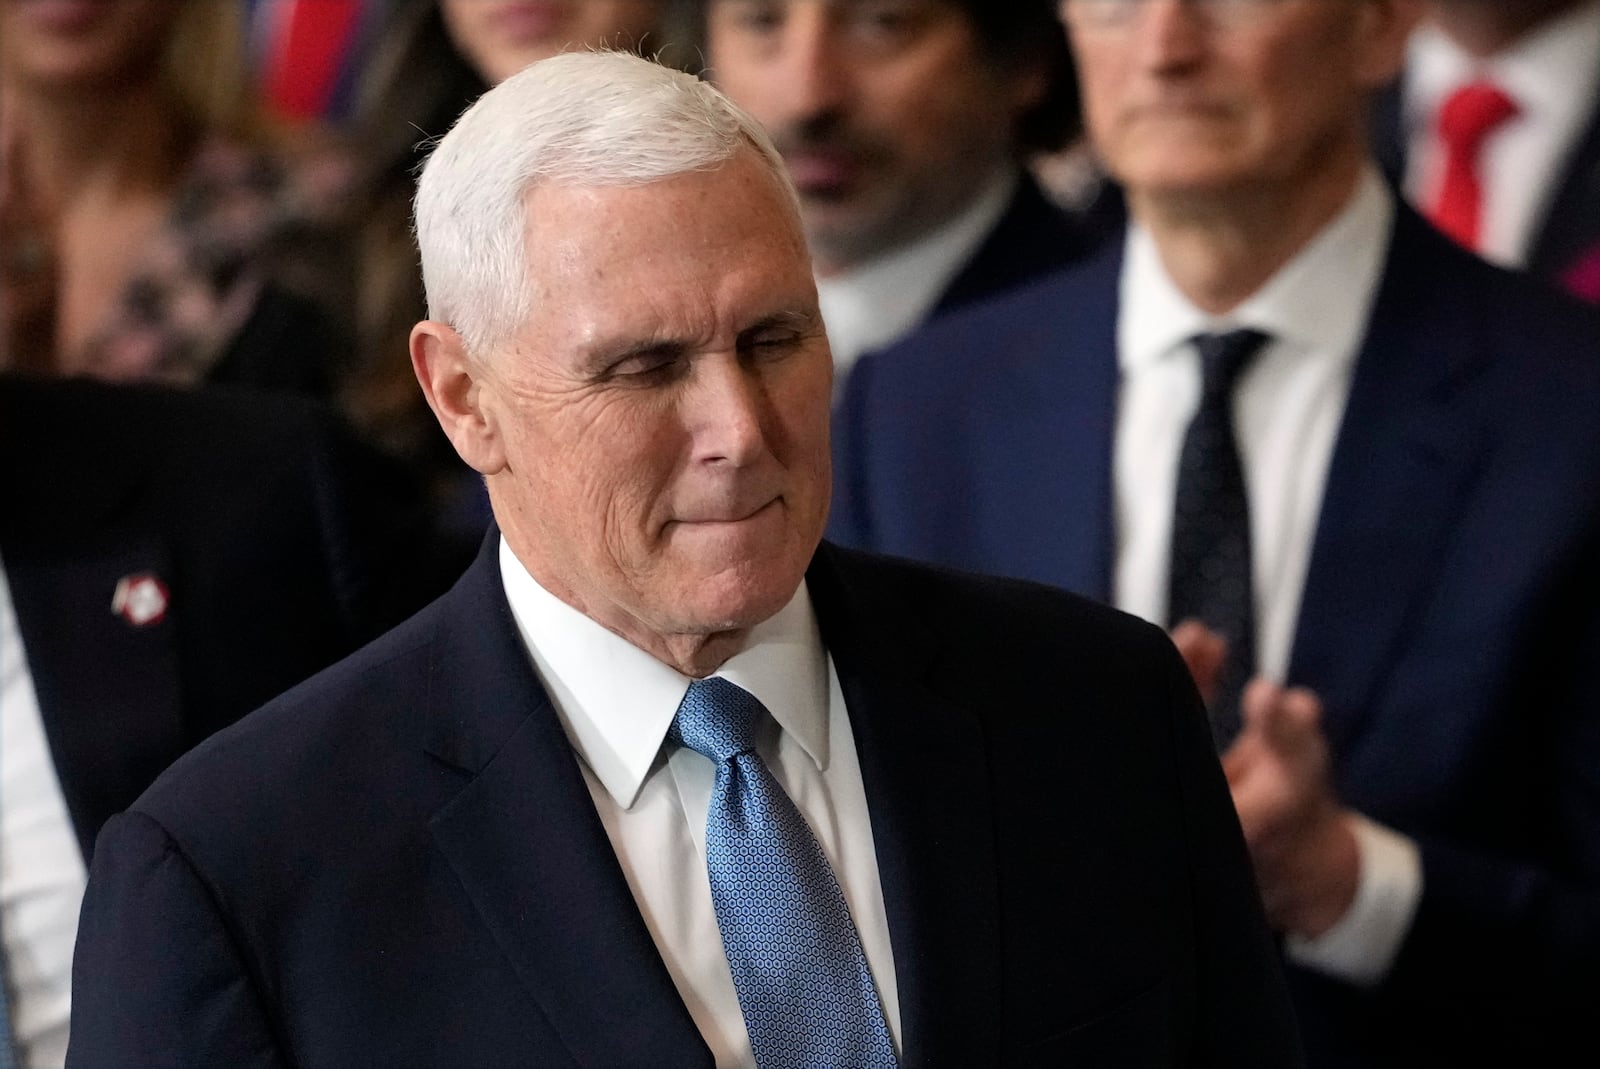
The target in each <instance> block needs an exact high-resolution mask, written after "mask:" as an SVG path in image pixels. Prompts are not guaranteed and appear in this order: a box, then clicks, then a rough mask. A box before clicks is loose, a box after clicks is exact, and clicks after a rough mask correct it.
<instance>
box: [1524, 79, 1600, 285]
mask: <svg viewBox="0 0 1600 1069" xmlns="http://www.w3.org/2000/svg"><path fill="white" fill-rule="evenodd" d="M1592 107H1593V108H1594V112H1593V114H1592V115H1591V116H1590V119H1589V126H1588V128H1587V129H1586V130H1584V132H1583V136H1582V137H1581V138H1580V139H1579V140H1578V143H1577V145H1576V146H1575V147H1574V149H1573V152H1572V155H1571V157H1570V158H1569V160H1568V161H1567V163H1566V170H1565V172H1564V174H1563V177H1562V180H1561V184H1560V185H1559V186H1558V187H1556V190H1555V193H1554V196H1553V197H1552V198H1551V200H1550V206H1549V207H1548V208H1547V209H1546V210H1545V213H1544V222H1543V223H1542V224H1540V228H1539V231H1538V232H1537V233H1536V234H1535V235H1534V239H1533V242H1532V244H1531V245H1530V246H1529V252H1528V270H1529V271H1531V272H1532V273H1534V274H1536V275H1540V276H1548V277H1553V278H1557V279H1560V278H1561V277H1562V276H1563V275H1564V274H1565V273H1566V272H1567V271H1569V270H1570V269H1571V268H1572V267H1573V266H1574V265H1575V264H1576V263H1577V262H1578V261H1579V260H1580V259H1581V258H1582V257H1583V256H1584V255H1585V254H1589V253H1592V252H1594V251H1595V249H1596V248H1597V246H1600V100H1596V101H1595V102H1594V103H1593V104H1592Z"/></svg>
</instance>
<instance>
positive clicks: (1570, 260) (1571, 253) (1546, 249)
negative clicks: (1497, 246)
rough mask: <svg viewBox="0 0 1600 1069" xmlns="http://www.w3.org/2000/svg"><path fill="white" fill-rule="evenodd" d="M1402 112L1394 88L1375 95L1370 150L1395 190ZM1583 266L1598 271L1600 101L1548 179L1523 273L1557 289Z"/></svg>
mask: <svg viewBox="0 0 1600 1069" xmlns="http://www.w3.org/2000/svg"><path fill="white" fill-rule="evenodd" d="M1596 62H1600V57H1597V59H1596ZM1401 108H1402V101H1401V92H1400V86H1399V85H1398V84H1396V85H1393V86H1390V87H1389V88H1388V89H1387V90H1385V91H1384V92H1382V93H1380V94H1379V95H1378V97H1377V98H1376V101H1375V104H1374V109H1373V116H1372V133H1373V147H1374V151H1375V152H1376V153H1377V156H1378V160H1379V162H1380V163H1381V164H1382V166H1383V169H1384V172H1385V173H1386V174H1388V175H1389V177H1390V179H1391V181H1393V182H1394V183H1396V184H1397V185H1398V184H1399V182H1400V181H1401V179H1402V177H1403V176H1404V174H1405V170H1406V147H1407V146H1406V135H1405V130H1404V122H1403V119H1402V113H1401ZM1586 263H1587V264H1589V265H1590V267H1591V270H1592V271H1600V99H1597V100H1595V101H1594V102H1593V104H1592V105H1591V112H1590V116H1589V122H1588V125H1587V126H1585V127H1584V130H1583V133H1582V134H1581V135H1580V136H1579V138H1578V140H1577V143H1576V144H1575V145H1574V146H1573V149H1572V153H1571V155H1570V156H1569V157H1568V158H1567V160H1566V162H1565V164H1564V165H1563V166H1562V167H1561V168H1560V169H1559V170H1557V171H1556V172H1554V173H1552V174H1551V175H1550V187H1549V193H1548V201H1547V202H1546V207H1545V209H1544V214H1543V216H1541V217H1540V219H1539V221H1538V223H1537V225H1536V227H1535V229H1534V235H1533V240H1532V243H1531V245H1530V246H1529V248H1528V263H1527V270H1528V271H1529V272H1530V273H1532V274H1534V275H1536V276H1538V277H1540V278H1543V279H1547V280H1549V281H1551V282H1554V283H1557V284H1560V283H1563V282H1564V281H1565V280H1566V279H1567V276H1568V275H1569V274H1570V273H1571V272H1572V271H1574V270H1575V269H1577V268H1578V267H1579V266H1580V265H1583V264H1586ZM1590 284H1591V285H1593V283H1592V282H1591V283H1590ZM1584 296H1585V297H1589V296H1591V295H1590V294H1585V295H1584Z"/></svg>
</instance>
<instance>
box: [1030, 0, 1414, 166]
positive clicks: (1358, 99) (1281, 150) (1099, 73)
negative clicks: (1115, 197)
mask: <svg viewBox="0 0 1600 1069" xmlns="http://www.w3.org/2000/svg"><path fill="white" fill-rule="evenodd" d="M1399 6H1401V5H1397V3H1396V2H1395V0H1063V2H1062V4H1061V13H1062V18H1063V20H1064V21H1065V22H1066V24H1067V27H1068V31H1069V34H1070V36H1071V38H1072V43H1073V49H1074V52H1075V53H1076V55H1077V61H1078V71H1079V78H1080V80H1081V82H1082V88H1083V100H1084V109H1085V118H1086V120H1087V123H1088V127H1089V132H1090V136H1091V137H1092V138H1093V140H1094V143H1095V146H1096V148H1097V149H1098V150H1099V152H1100V154H1101V156H1102V158H1103V159H1104V160H1105V162H1106V165H1107V166H1108V167H1109V169H1110V170H1111V172H1112V173H1113V174H1114V175H1116V176H1117V177H1118V178H1119V179H1120V180H1121V181H1122V182H1123V184H1124V185H1126V186H1127V187H1128V189H1129V191H1130V192H1131V193H1133V194H1135V195H1138V194H1143V193H1151V194H1157V195H1164V194H1176V195H1184V194H1201V195H1212V194H1217V193H1228V192H1232V191H1237V190H1240V189H1248V188H1252V187H1257V186H1262V185H1266V186H1285V187H1289V186H1294V185H1296V184H1300V183H1303V181H1304V179H1305V178H1306V176H1308V175H1314V174H1316V173H1318V172H1319V171H1320V170H1321V169H1323V168H1325V167H1327V166H1328V165H1329V163H1330V161H1334V160H1337V159H1343V160H1348V159H1349V158H1350V156H1351V154H1359V153H1361V152H1363V151H1364V134H1363V126H1362V115H1363V114H1364V113H1365V109H1366V98H1367V94H1368V93H1369V92H1370V91H1371V90H1373V89H1375V88H1377V87H1378V86H1380V85H1382V84H1383V83H1384V82H1386V81H1388V80H1389V79H1390V78H1392V77H1393V76H1394V75H1395V73H1396V72H1397V71H1398V68H1399V64H1400V62H1401V57H1402V55H1403V46H1404V40H1405V30H1406V29H1407V28H1408V26H1409V20H1408V19H1406V18H1404V17H1402V15H1401V14H1400V13H1399V10H1398V8H1399Z"/></svg>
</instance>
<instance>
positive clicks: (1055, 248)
mask: <svg viewBox="0 0 1600 1069" xmlns="http://www.w3.org/2000/svg"><path fill="white" fill-rule="evenodd" d="M1123 219H1124V213H1123V208H1122V197H1121V194H1120V193H1119V192H1118V191H1117V190H1116V189H1115V188H1113V187H1111V186H1110V185H1107V186H1106V187H1104V189H1103V190H1102V193H1101V195H1100V196H1099V197H1097V198H1096V200H1095V201H1094V202H1093V204H1092V205H1091V206H1090V207H1089V208H1088V209H1085V210H1084V211H1082V212H1078V213H1068V212H1065V211H1063V210H1062V209H1061V208H1058V207H1057V206H1056V205H1054V204H1052V203H1051V202H1050V200H1049V198H1047V197H1046V196H1045V194H1044V191H1043V190H1042V189H1040V188H1039V183H1038V182H1036V181H1035V180H1034V179H1033V177H1032V176H1031V175H1028V174H1026V173H1025V174H1023V175H1022V176H1021V178H1020V180H1019V181H1018V183H1017V189H1016V192H1015V193H1013V194H1012V195H1011V201H1010V203H1009V204H1007V205H1006V210H1005V214H1003V215H1002V216H1001V217H1000V221H999V222H998V223H996V224H995V226H994V229H993V230H991V231H989V235H988V236H987V237H986V238H984V239H983V243H982V244H981V245H979V246H978V249H977V251H976V252H974V253H973V254H972V258H971V259H970V260H968V261H967V262H966V264H964V265H963V266H962V268H961V270H960V271H958V272H956V276H955V278H953V279H951V280H950V284H949V285H948V286H946V287H945V290H944V292H943V293H942V294H940V295H939V300H938V303H936V304H935V305H934V307H933V312H932V313H931V316H930V318H932V317H934V316H939V315H943V314H944V313H946V312H949V311H952V310H954V309H956V308H961V307H963V306H965V305H968V304H972V303H973V302H975V301H981V300H985V299H987V298H990V297H994V296H997V295H999V294H1001V293H1005V292H1007V291H1009V290H1013V289H1016V288H1017V287H1019V286H1023V285H1026V284H1028V283H1030V282H1033V281H1034V280H1036V279H1038V278H1040V277H1042V276H1044V275H1048V274H1050V273H1051V272H1054V271H1056V270H1059V269H1060V268H1062V267H1065V266H1066V265H1067V264H1069V263H1071V262H1072V261H1074V260H1076V259H1078V258H1080V257H1082V256H1084V255H1086V254H1087V253H1089V252H1090V251H1091V250H1093V249H1095V248H1098V247H1099V246H1100V245H1101V243H1102V242H1104V241H1105V240H1106V239H1107V238H1109V237H1111V236H1112V235H1113V234H1114V233H1120V232H1121V228H1122V223H1123Z"/></svg>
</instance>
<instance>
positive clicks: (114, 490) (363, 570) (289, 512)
mask: <svg viewBox="0 0 1600 1069" xmlns="http://www.w3.org/2000/svg"><path fill="white" fill-rule="evenodd" d="M418 501H419V499H417V498H415V497H414V496H413V495H412V494H411V493H410V492H409V488H408V487H407V485H406V483H405V481H404V480H403V478H402V477H401V476H399V475H398V474H397V473H396V472H395V471H394V470H393V469H392V468H391V467H389V466H387V465H385V464H383V463H382V462H380V461H379V460H377V459H376V458H375V457H373V456H371V455H369V454H367V453H366V452H364V451H363V450H362V449H360V448H359V447H358V446H357V445H356V444H355V443H354V442H353V441H351V440H350V439H349V438H348V437H347V436H346V435H345V434H344V433H343V432H342V431H341V429H340V427H339V425H338V424H337V423H336V422H334V421H333V420H332V419H331V418H329V417H327V416H326V415H325V414H323V413H322V412H321V411H320V410H318V409H316V408H314V407H312V406H310V405H308V404H305V403H303V402H298V401H293V400H291V399H289V398H285V397H269V396H259V395H253V394H245V393H231V392H227V393H225V392H222V391H216V392H211V391H206V392H188V391H185V392H178V391H171V390H163V389H152V388H144V387H138V388H136V387H111V386H104V385H100V384H95V383H89V382H30V381H25V380H20V379H11V378H5V377H0V558H3V560H4V564H5V572H6V578H7V581H8V583H9V585H10V587H11V596H12V600H13V602H14V603H15V606H16V613H17V622H18V626H19V629H20V631H21V634H22V640H23V645H24V648H25V650H26V653H27V660H28V668H29V672H30V675H31V676H32V678H33V683H34V688H35V690H36V692H37V695H38V699H39V712H40V716H41V718H42V720H43V723H44V729H45V735H46V738H47V739H48V740H49V744H50V751H51V755H52V757H53V759H54V762H55V766H56V772H57V776H58V778H59V779H60V782H61V787H62V792H63V794H64V796H65V798H66V802H67V809H68V812H69V813H70V815H71V818H72V821H73V825H74V829H75V830H76V832H77V835H78V841H79V845H80V846H81V848H82V849H83V852H84V855H85V856H86V857H87V856H89V855H90V854H91V852H92V846H93V843H94V838H95V835H96V833H97V832H98V831H99V830H100V826H101V825H102V824H103V823H104V822H105V820H106V818H107V817H109V816H111V814H113V813H115V812H117V811H119V810H122V809H125V808H126V807H127V806H129V805H131V804H132V803H133V801H134V799H136V798H137V797H138V796H139V794H140V792H142V791H143V790H144V789H145V788H146V787H148V786H149V785H150V783H151V782H152V781H153V780H154V779H155V777H156V775H157V774H158V773H160V772H161V770H162V769H164V768H165V767H166V766H167V765H168V764H170V763H171V762H172V761H173V760H174V759H176V758H177V757H178V756H179V755H180V754H181V753H183V752H184V751H185V750H187V749H188V748H189V747H190V746H192V745H194V744H195V743H196V742H198V741H199V740H200V739H202V738H204V737H205V736H207V735H209V734H211V733H212V732H213V731H215V730H217V729H218V728H220V727H222V726H223V725H225V724H229V723H231V722H233V721H234V720H237V719H238V718H239V717H241V716H243V715H244V714H245V713H246V712H248V711H250V710H251V709H252V708H255V707H256V706H258V705H260V704H261V703H263V702H265V701H267V700H268V699H270V698H272V697H274V696H276V695H278V694H280V693H282V692H283V691H285V690H287V689H288V688H289V687H291V686H293V685H294V684H295V683H298V682H300V681H301V680H303V679H305V678H306V677H307V676H309V675H311V674H312V673H313V672H315V671H317V670H318V669H320V668H323V667H325V666H326V665H328V664H330V663H332V662H333V661H335V660H337V659H338V658H339V657H341V656H344V655H345V654H347V653H349V652H350V651H352V650H354V649H355V648H357V647H358V646H360V645H361V644H362V643H364V642H366V641H368V640H369V639H371V638H372V637H373V636H374V635H376V634H378V633H380V632H381V631H382V630H384V629H385V628H386V627H388V626H391V625H392V624H393V623H395V622H396V621H397V620H398V619H400V618H402V617H403V616H404V615H406V614H407V613H409V612H410V611H412V610H414V609H415V608H416V607H417V606H418V605H420V604H421V603H422V602H424V601H426V600H427V598H428V597H429V596H431V595H432V594H434V593H436V592H437V591H438V590H440V589H442V588H443V586H444V585H445V584H446V583H447V582H448V578H447V577H446V576H445V574H444V569H445V568H446V567H447V566H448V565H447V563H446V562H444V561H442V560H435V559H433V558H431V557H430V556H428V555H427V553H426V551H425V550H424V548H423V547H424V546H426V545H427V542H426V541H425V540H426V538H427V532H426V528H425V527H424V526H422V523H421V514H420V512H418V511H416V510H415V503H416V502H418ZM413 535H414V536H415V541H413V539H412V536H413ZM402 555H403V556H402ZM457 570H459V564H458V565H457ZM147 573H148V574H150V575H153V576H155V577H157V578H158V579H159V580H160V581H161V582H163V583H164V584H165V586H166V587H167V589H168V592H169V608H168V611H167V613H166V614H165V616H164V617H162V618H161V619H160V620H159V622H154V623H150V624H147V625H144V626H135V625H134V624H131V623H129V622H128V620H126V619H124V618H123V617H122V616H120V615H118V614H116V613H115V612H113V611H112V599H113V594H114V592H115V591H116V589H117V584H118V582H119V581H120V580H121V579H122V578H124V577H128V576H137V575H141V574H147Z"/></svg>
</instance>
